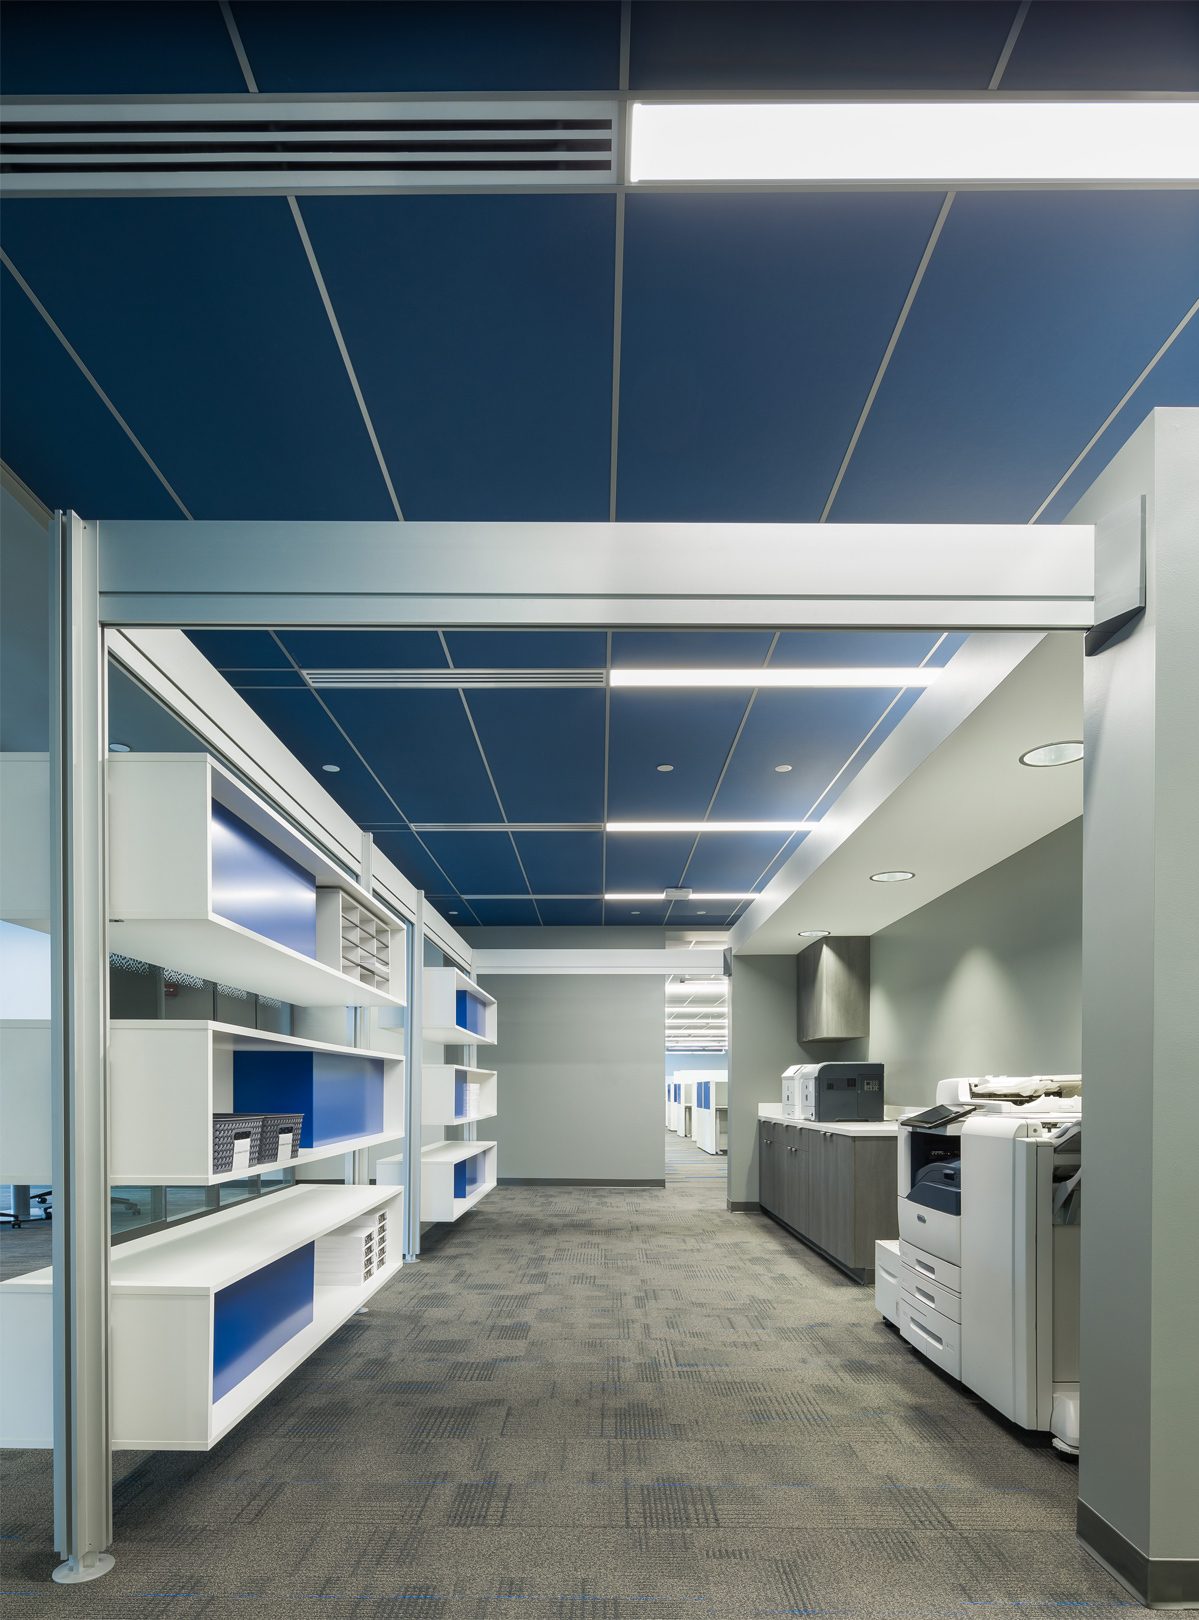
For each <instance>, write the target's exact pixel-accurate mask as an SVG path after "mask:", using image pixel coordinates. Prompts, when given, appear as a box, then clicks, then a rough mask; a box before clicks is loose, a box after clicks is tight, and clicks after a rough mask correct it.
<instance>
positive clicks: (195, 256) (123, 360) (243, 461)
mask: <svg viewBox="0 0 1199 1620" xmlns="http://www.w3.org/2000/svg"><path fill="white" fill-rule="evenodd" d="M3 240H4V246H5V248H6V250H7V251H8V253H9V254H10V256H11V257H12V259H13V261H14V262H15V263H16V265H17V267H18V269H19V270H20V271H21V272H22V274H23V275H24V276H25V277H26V279H27V280H28V281H29V283H30V285H31V286H32V287H33V289H34V291H35V292H36V293H37V295H38V297H39V298H40V299H41V300H42V302H43V303H44V304H45V305H46V307H47V309H48V310H49V311H50V313H51V315H52V316H53V317H54V319H55V320H56V321H57V322H58V324H59V325H60V326H61V327H62V329H63V331H64V332H65V333H66V335H67V337H68V338H69V339H70V341H71V342H72V343H73V344H74V346H75V348H76V349H77V350H78V351H79V353H80V355H81V356H82V358H83V360H84V362H85V363H86V364H87V365H88V366H89V367H90V369H91V371H92V372H93V373H94V374H95V376H96V378H97V380H98V381H99V383H100V385H101V387H103V388H104V389H105V391H106V392H107V393H108V395H109V397H110V398H111V399H112V401H113V403H114V404H115V405H116V407H117V409H118V410H119V411H120V412H121V413H122V415H123V416H124V417H125V419H126V421H127V422H128V423H129V425H130V427H131V428H132V429H133V431H134V432H135V433H136V434H137V435H138V437H139V438H140V439H141V441H142V443H143V444H144V445H145V446H146V449H147V451H148V452H149V454H150V455H151V456H152V457H153V458H154V460H155V461H156V463H157V464H158V466H159V467H160V468H161V469H162V471H163V473H164V474H165V476H166V477H167V478H168V479H169V480H170V481H171V483H172V484H173V486H174V487H175V489H176V490H177V491H178V493H179V496H180V498H181V499H182V500H183V502H184V503H185V504H186V506H187V507H188V508H189V510H190V511H191V512H192V514H193V516H195V517H198V518H284V519H286V518H308V519H312V518H346V519H370V518H390V517H394V511H393V509H392V507H391V504H390V502H389V500H388V498H387V493H386V489H385V487H384V484H383V480H382V477H381V475H380V472H379V468H378V463H377V462H376V460H375V457H374V453H373V451H372V450H371V445H370V440H369V438H368V437H367V434H366V430H365V428H364V427H363V424H362V418H361V414H360V412H359V410H358V407H357V405H356V404H355V401H354V397H353V393H352V391H351V389H350V384H349V380H348V378H347V376H346V372H345V367H344V365H343V364H342V361H341V357H340V355H339V354H338V351H337V347H336V344H335V342H334V339H333V335H332V332H331V330H330V327H329V321H328V317H327V316H326V314H325V311H324V309H323V308H322V306H321V302H320V298H319V295H318V293H317V290H316V285H315V283H314V281H313V278H312V272H311V270H310V269H309V267H308V264H307V262H306V260H305V258H304V253H303V250H302V248H301V246H300V242H299V238H298V236H297V234H296V229H295V225H294V223H293V221H292V219H291V217H290V215H289V213H288V211H287V204H286V202H285V201H284V200H283V199H282V198H279V197H268V198H244V197H242V198H213V197H207V198H164V197H160V198H153V199H142V198H137V199H130V198H122V199H108V198H104V199H97V198H91V199H82V200H81V199H75V200H68V201H58V200H54V201H45V200H37V201H26V200H22V201H19V202H12V201H10V202H8V203H6V205H5V209H4V218H3ZM66 241H83V242H86V244H87V247H86V255H85V258H84V260H81V259H80V258H79V257H78V256H76V255H75V254H72V253H67V252H64V251H63V249H62V244H63V243H64V242H66ZM105 515H110V516H116V517H144V516H150V515H152V513H151V511H149V510H145V511H137V512H131V511H124V512H110V513H108V514H105Z"/></svg>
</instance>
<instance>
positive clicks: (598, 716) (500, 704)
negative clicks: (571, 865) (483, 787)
mask: <svg viewBox="0 0 1199 1620" xmlns="http://www.w3.org/2000/svg"><path fill="white" fill-rule="evenodd" d="M467 700H468V702H469V703H470V711H471V714H472V715H473V717H474V722H475V725H476V727H477V728H478V732H479V738H480V741H481V742H482V744H483V748H484V751H485V752H486V754H487V762H488V764H489V765H490V766H491V773H492V775H493V776H494V777H495V784H496V788H497V789H498V791H499V795H500V799H501V801H502V802H503V806H504V809H505V811H506V812H507V814H508V819H509V820H510V821H601V820H602V819H603V814H604V694H603V692H602V690H600V689H599V688H598V687H597V688H594V689H587V688H584V689H582V690H573V689H560V688H550V689H546V688H526V689H522V690H518V691H507V690H484V691H472V692H468V693H467Z"/></svg>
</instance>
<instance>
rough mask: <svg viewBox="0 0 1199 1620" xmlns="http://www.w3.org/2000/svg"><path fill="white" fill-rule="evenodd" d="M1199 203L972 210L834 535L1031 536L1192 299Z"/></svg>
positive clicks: (935, 265) (965, 209)
mask: <svg viewBox="0 0 1199 1620" xmlns="http://www.w3.org/2000/svg"><path fill="white" fill-rule="evenodd" d="M1196 266H1199V195H1197V194H1196V193H1194V192H1169V191H1147V192H1133V191H1115V192H1096V191H1089V192H1057V193H1053V194H1051V195H1041V194H1031V193H1004V194H992V195H985V196H984V195H981V194H967V193H963V194H961V195H959V196H958V197H957V198H956V200H955V202H954V204H953V208H952V210H951V212H950V214H949V217H948V219H947V221H946V225H945V229H944V231H943V233H942V236H941V240H940V242H939V243H938V245H937V249H936V251H935V253H934V254H933V256H932V259H931V261H930V264H929V268H928V272H927V274H926V275H925V278H924V282H923V284H922V286H921V289H920V293H919V296H918V297H917V299H916V301H915V303H914V305H913V307H912V311H911V314H910V315H909V317H908V321H907V324H906V326H905V327H904V331H903V336H902V338H901V340H900V342H899V345H898V347H897V349H896V351H895V355H894V358H893V359H892V361H891V365H890V368H889V369H888V371H887V375H886V377H885V379H884V381H883V385H882V387H881V389H880V390H879V394H878V397H877V399H876V400H875V403H874V408H873V410H872V411H871V413H870V417H869V419H868V420H867V423H866V426H865V429H864V431H863V434H862V437H861V440H860V441H859V443H858V447H857V450H856V452H855V454H854V457H853V460H852V461H851V462H850V465H849V470H848V472H847V474H846V477H845V481H844V483H843V484H842V486H841V492H840V494H839V496H838V498H837V501H836V504H835V505H834V507H833V511H832V517H833V519H834V521H836V522H897V521H903V522H955V521H957V522H975V523H1023V522H1026V521H1027V520H1028V519H1029V518H1030V517H1031V516H1032V514H1033V512H1034V511H1035V510H1036V508H1037V507H1038V506H1039V504H1040V503H1041V501H1043V500H1044V498H1045V496H1046V495H1047V494H1048V493H1049V491H1050V490H1051V489H1052V488H1053V486H1054V484H1055V483H1056V482H1057V480H1058V479H1059V478H1060V477H1061V476H1062V474H1063V473H1064V472H1065V470H1066V468H1067V467H1068V466H1069V465H1070V463H1071V461H1072V460H1073V459H1074V457H1075V456H1076V455H1077V454H1078V452H1079V450H1080V449H1081V448H1082V446H1083V445H1085V444H1086V442H1087V440H1088V439H1089V438H1090V436H1091V435H1092V433H1094V432H1095V430H1096V428H1097V427H1098V426H1099V424H1100V423H1101V422H1102V421H1103V420H1104V418H1105V417H1106V416H1107V414H1108V412H1109V411H1110V410H1112V409H1113V408H1114V406H1115V405H1116V404H1117V402H1118V401H1119V400H1120V399H1121V397H1122V396H1123V394H1124V393H1125V391H1126V390H1127V389H1128V387H1129V386H1130V385H1131V384H1132V382H1133V381H1135V379H1136V377H1137V376H1138V374H1139V373H1140V372H1141V370H1142V369H1143V368H1144V366H1145V365H1146V364H1147V363H1148V362H1149V360H1150V359H1151V358H1152V356H1153V355H1154V354H1155V353H1156V351H1157V350H1158V348H1160V346H1161V344H1162V343H1163V342H1164V341H1165V340H1166V338H1167V337H1168V336H1169V334H1170V332H1171V331H1172V330H1173V329H1174V327H1175V326H1176V325H1177V323H1178V321H1179V320H1181V319H1182V317H1183V315H1184V314H1185V312H1186V310H1187V309H1188V308H1189V307H1190V305H1191V303H1192V302H1193V300H1194V297H1195V281H1196Z"/></svg>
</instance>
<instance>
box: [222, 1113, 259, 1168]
mask: <svg viewBox="0 0 1199 1620" xmlns="http://www.w3.org/2000/svg"><path fill="white" fill-rule="evenodd" d="M262 1121H263V1116H262V1115H261V1114H214V1115H213V1116H212V1173H213V1175H214V1176H223V1175H226V1174H227V1173H228V1172H229V1171H231V1170H244V1171H245V1172H246V1174H247V1175H249V1173H250V1171H251V1169H252V1168H253V1167H254V1165H256V1164H257V1163H258V1155H259V1150H260V1145H261V1141H262Z"/></svg>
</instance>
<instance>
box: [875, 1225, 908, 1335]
mask: <svg viewBox="0 0 1199 1620" xmlns="http://www.w3.org/2000/svg"><path fill="white" fill-rule="evenodd" d="M900 1269H901V1266H900V1259H899V1244H898V1243H896V1242H894V1241H893V1240H886V1239H883V1238H879V1239H878V1240H877V1241H876V1243H875V1245H874V1308H875V1310H876V1311H877V1312H878V1314H879V1315H880V1316H884V1317H886V1319H887V1321H888V1322H894V1323H895V1325H896V1327H898V1326H899V1274H900Z"/></svg>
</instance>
